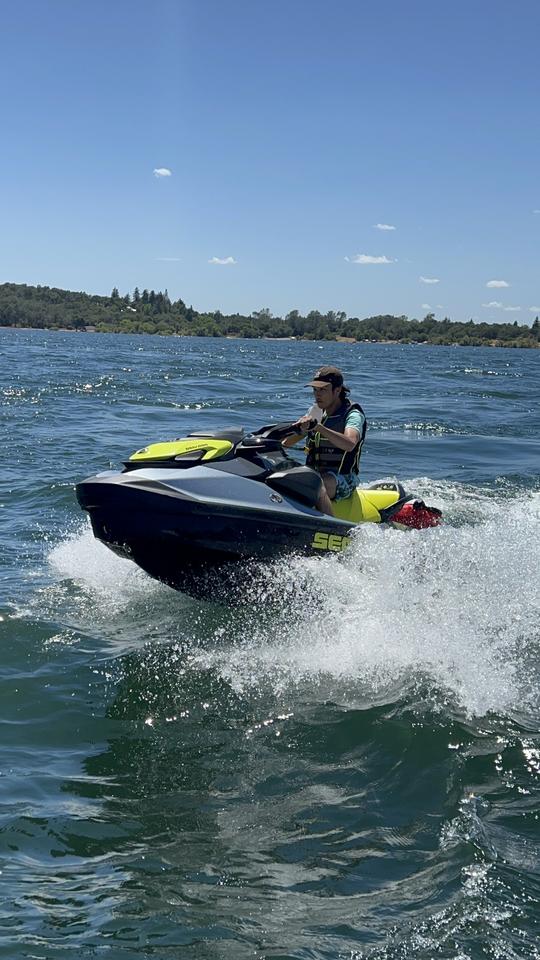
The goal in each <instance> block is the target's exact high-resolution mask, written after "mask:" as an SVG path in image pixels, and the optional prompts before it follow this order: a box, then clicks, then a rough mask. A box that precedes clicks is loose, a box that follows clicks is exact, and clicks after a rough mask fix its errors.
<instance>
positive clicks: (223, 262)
mask: <svg viewBox="0 0 540 960" xmlns="http://www.w3.org/2000/svg"><path fill="white" fill-rule="evenodd" d="M208 263H217V264H219V266H220V267H228V266H229V265H230V264H231V263H237V261H236V260H235V259H234V257H210V260H209V261H208Z"/></svg>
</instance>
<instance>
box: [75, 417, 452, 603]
mask: <svg viewBox="0 0 540 960" xmlns="http://www.w3.org/2000/svg"><path fill="white" fill-rule="evenodd" d="M295 432H296V431H295V430H294V427H293V424H290V423H289V424H272V425H270V426H266V427H262V428H261V429H259V430H257V431H256V432H254V433H249V434H244V431H243V430H242V429H239V428H231V429H226V430H218V431H214V432H204V433H191V434H189V435H188V436H187V437H185V438H182V439H178V440H173V441H169V442H166V443H154V444H151V445H149V446H148V447H144V448H143V449H142V450H138V451H137V452H136V453H134V454H132V456H131V457H130V458H129V460H127V461H125V463H124V469H123V470H122V471H107V472H105V473H98V474H97V475H96V476H93V477H89V478H88V479H87V480H83V481H82V482H81V483H79V484H78V485H77V488H76V493H77V499H78V501H79V503H80V505H81V507H82V508H83V509H84V510H87V511H88V513H89V515H90V520H91V523H92V529H93V531H94V535H95V536H96V537H97V539H98V540H101V542H102V543H104V544H106V545H107V546H108V547H110V549H111V550H113V551H114V552H115V553H117V554H119V555H120V556H122V557H128V558H129V559H130V560H133V561H134V562H135V563H136V564H138V566H139V567H142V569H143V570H145V571H146V572H147V573H148V574H150V576H152V577H155V578H156V579H158V580H161V581H163V582H164V583H167V584H169V586H171V587H174V588H175V589H176V590H182V591H184V592H186V593H189V594H191V595H193V596H197V597H202V598H207V599H213V598H215V597H216V595H217V592H218V591H219V590H223V588H225V589H226V588H227V586H228V585H229V584H230V583H231V581H232V579H233V578H235V577H237V575H238V572H239V570H242V568H243V567H244V566H245V565H246V564H247V563H248V562H253V561H269V560H270V561H271V560H274V559H276V558H280V557H283V556H284V555H285V554H290V553H299V554H305V555H311V556H313V555H324V554H328V553H334V552H339V551H341V550H344V549H345V548H346V547H347V546H348V545H349V543H350V539H351V532H352V531H353V530H354V529H355V527H357V526H358V524H361V523H366V522H371V523H386V524H391V525H392V526H396V527H401V528H404V527H414V528H418V529H420V528H425V527H433V526H437V525H438V524H439V523H440V519H441V513H440V511H439V510H437V509H436V508H434V507H428V506H426V504H425V503H424V502H423V501H421V500H419V499H417V498H415V497H414V496H410V495H409V494H407V493H406V492H405V490H404V489H403V487H402V486H401V484H400V483H398V482H396V481H393V480H385V481H381V482H379V483H373V484H371V485H370V486H368V487H358V488H357V489H356V491H355V493H354V494H353V495H352V496H351V497H349V498H348V499H347V500H340V501H337V502H334V504H333V507H334V514H335V515H334V516H333V517H330V516H327V515H325V514H322V513H320V511H319V510H317V509H316V507H315V504H316V502H317V497H318V495H319V490H320V485H321V478H320V476H319V474H318V473H316V472H315V471H314V470H312V469H311V468H310V467H307V466H304V465H301V464H299V462H298V461H297V460H296V459H294V458H293V457H292V456H291V455H290V454H289V453H288V452H287V451H286V449H285V448H284V447H283V446H282V441H283V440H284V439H285V437H287V436H290V435H291V434H293V433H295Z"/></svg>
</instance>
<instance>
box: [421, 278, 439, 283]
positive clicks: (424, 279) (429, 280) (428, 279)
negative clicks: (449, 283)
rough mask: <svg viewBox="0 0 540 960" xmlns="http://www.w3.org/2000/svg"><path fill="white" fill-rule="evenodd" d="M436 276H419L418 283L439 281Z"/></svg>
mask: <svg viewBox="0 0 540 960" xmlns="http://www.w3.org/2000/svg"><path fill="white" fill-rule="evenodd" d="M440 282H441V281H440V280H439V278H438V277H420V283H440Z"/></svg>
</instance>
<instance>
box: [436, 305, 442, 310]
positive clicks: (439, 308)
mask: <svg viewBox="0 0 540 960" xmlns="http://www.w3.org/2000/svg"><path fill="white" fill-rule="evenodd" d="M436 307H437V310H442V309H443V307H444V304H442V303H437V304H436Z"/></svg>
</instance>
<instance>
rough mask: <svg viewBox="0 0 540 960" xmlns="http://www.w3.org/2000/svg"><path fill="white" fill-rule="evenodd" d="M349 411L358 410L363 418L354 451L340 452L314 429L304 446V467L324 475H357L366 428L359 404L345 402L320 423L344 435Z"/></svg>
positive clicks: (363, 414)
mask: <svg viewBox="0 0 540 960" xmlns="http://www.w3.org/2000/svg"><path fill="white" fill-rule="evenodd" d="M351 410H359V411H360V413H361V414H362V416H363V417H364V423H363V426H362V433H361V436H360V439H359V441H358V443H357V444H356V446H355V447H354V449H353V450H340V449H339V448H338V447H334V445H333V444H332V443H331V442H330V440H327V439H326V437H323V436H322V435H321V434H320V433H319V432H318V430H317V428H316V427H315V429H314V430H313V431H312V433H311V434H309V436H308V439H307V444H306V453H307V458H306V465H307V466H308V467H312V469H313V470H317V471H318V473H326V471H331V472H332V473H353V472H354V473H358V469H359V463H360V454H361V452H362V444H363V443H364V439H365V436H366V428H367V423H366V419H365V416H366V415H365V413H364V411H363V410H362V407H361V406H360V404H359V403H351V402H350V400H345V401H344V402H343V403H342V404H341V406H340V407H339V409H338V410H336V412H335V413H334V414H332V416H331V417H326V416H324V417H323V419H322V423H323V426H325V427H328V429H329V430H335V431H336V433H345V422H346V420H347V415H348V414H349V413H350V412H351Z"/></svg>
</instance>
